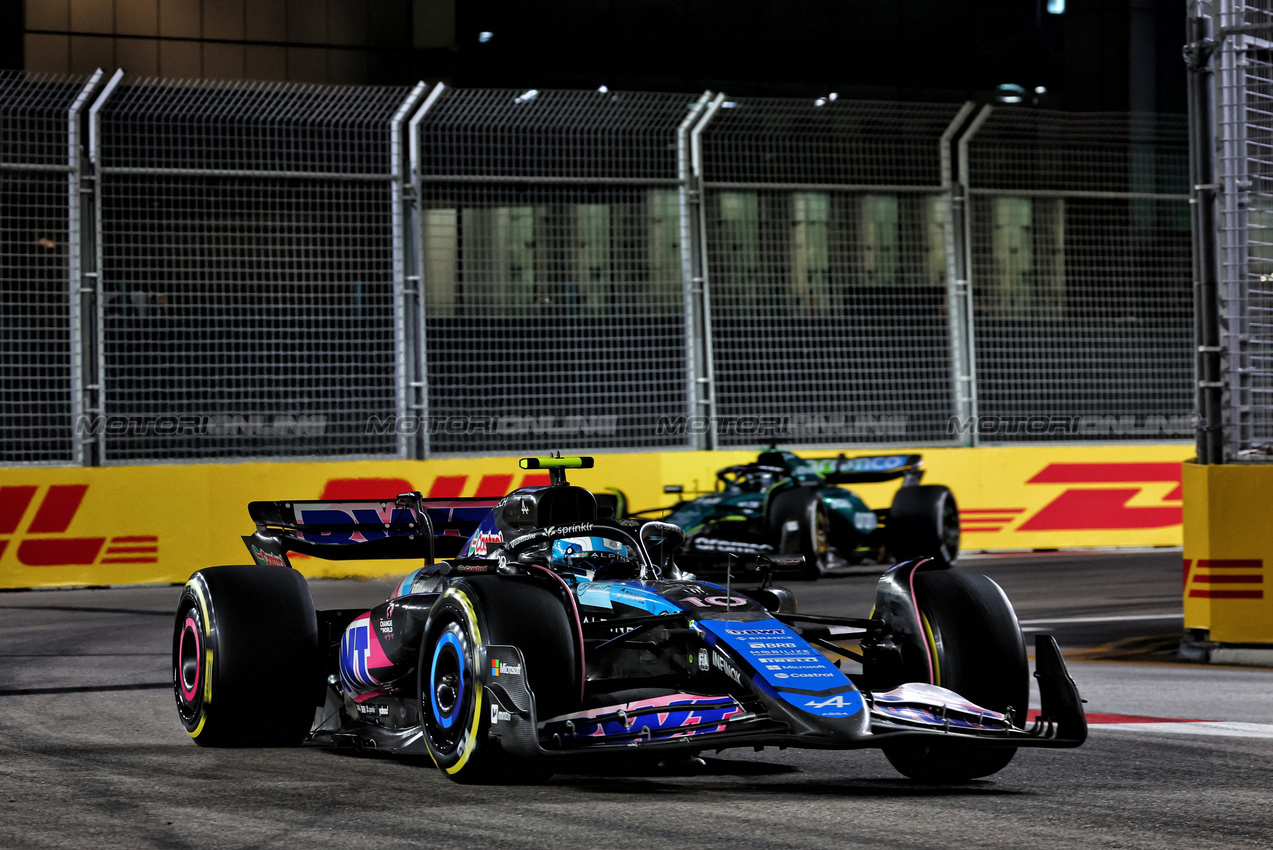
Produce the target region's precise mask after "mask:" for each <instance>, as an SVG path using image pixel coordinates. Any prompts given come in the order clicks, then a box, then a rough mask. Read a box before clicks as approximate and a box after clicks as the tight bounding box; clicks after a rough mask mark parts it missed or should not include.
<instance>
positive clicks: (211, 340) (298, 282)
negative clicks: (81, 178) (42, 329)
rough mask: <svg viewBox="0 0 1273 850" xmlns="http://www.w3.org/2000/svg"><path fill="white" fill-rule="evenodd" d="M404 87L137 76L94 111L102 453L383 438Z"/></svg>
mask: <svg viewBox="0 0 1273 850" xmlns="http://www.w3.org/2000/svg"><path fill="white" fill-rule="evenodd" d="M408 93H409V90H408V89H405V88H369V87H334V86H313V85H297V84H282V83H261V84H246V85H245V84H242V83H224V84H209V83H207V82H205V81H176V80H154V79H149V80H135V81H129V82H127V83H124V84H123V85H120V86H119V87H118V88H117V89H116V90H115V91H114V92H113V93H111V95H110V96H109V97H108V98H106V99H105V100H104V102H103V105H102V108H101V109H100V112H98V111H96V110H95V111H94V125H93V130H94V141H95V143H96V149H95V150H94V154H95V156H96V162H95V164H96V173H97V175H98V182H99V186H100V192H101V199H100V203H99V204H98V206H97V210H98V224H97V226H98V233H99V235H100V243H99V249H100V255H99V256H100V258H101V260H100V263H101V265H100V269H101V290H100V292H101V301H100V304H99V310H100V322H101V333H102V346H103V352H102V355H103V356H102V366H103V369H104V374H103V378H104V383H105V387H106V390H105V393H104V397H103V398H102V403H101V406H100V414H101V416H100V418H98V419H96V420H95V421H92V422H90V423H89V426H88V427H89V429H90V430H92V431H93V434H92V436H94V437H96V439H98V440H99V441H100V442H101V444H102V446H103V448H102V452H101V457H102V459H103V460H104V461H108V462H111V463H134V462H139V461H151V460H193V459H203V458H234V457H292V456H382V455H393V454H396V453H397V440H396V438H395V436H394V435H393V433H392V432H390V433H389V434H388V435H385V434H375V433H368V428H367V421H368V418H369V417H370V416H375V415H380V416H382V417H387V416H390V415H392V414H393V413H394V411H395V409H396V402H395V399H396V388H395V382H394V374H395V371H394V369H395V362H396V359H397V356H398V354H397V352H396V351H395V334H394V305H395V297H394V276H393V245H392V242H393V234H394V228H393V226H392V221H391V218H392V209H393V207H392V204H391V191H390V183H391V181H392V180H393V177H394V175H393V167H392V162H391V154H390V138H391V135H392V128H391V124H390V122H391V119H392V118H393V116H394V114H395V113H396V111H397V110H398V108H399V107H400V106H401V105H402V103H403V102H404V101H405V100H406V98H407V96H408ZM82 430H83V429H82Z"/></svg>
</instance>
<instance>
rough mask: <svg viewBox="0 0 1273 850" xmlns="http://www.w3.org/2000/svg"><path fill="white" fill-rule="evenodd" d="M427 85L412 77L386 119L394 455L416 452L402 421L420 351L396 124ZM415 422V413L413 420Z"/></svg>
mask: <svg viewBox="0 0 1273 850" xmlns="http://www.w3.org/2000/svg"><path fill="white" fill-rule="evenodd" d="M427 89H428V84H427V83H423V82H420V83H416V85H415V88H413V89H412V90H411V91H410V93H409V94H408V95H407V96H406V98H405V99H403V101H402V105H401V106H399V107H398V111H397V112H395V113H394V114H393V117H392V118H390V119H389V166H390V174H391V178H390V181H389V198H390V203H391V204H392V212H391V217H392V222H393V225H392V226H393V350H394V366H393V370H394V387H395V396H396V403H395V411H394V412H395V414H396V416H395V420H396V421H395V424H394V430H395V431H396V432H397V440H398V457H400V458H408V457H418V456H419V455H418V450H416V446H415V445H413V443H415V441H413V440H411V439H409V438H410V436H411V435H410V434H408V433H407V431H408V430H409V429H408V428H407V427H406V425H407V423H408V422H409V420H408V415H409V411H410V410H411V406H412V402H413V401H414V396H415V395H416V394H417V393H418V392H419V387H420V383H421V380H422V379H421V376H420V374H419V372H418V370H417V369H416V368H414V366H415V364H416V363H418V362H419V359H420V352H419V351H418V345H417V342H418V340H419V338H420V327H419V324H420V323H419V317H418V314H419V304H420V294H421V293H420V282H421V280H422V276H421V273H420V258H419V255H418V254H417V253H416V250H415V244H416V243H415V240H414V238H412V236H411V234H410V233H409V232H408V228H410V227H411V225H412V223H414V221H415V216H414V214H413V210H414V207H415V206H416V193H415V192H414V191H413V189H414V185H415V184H414V181H412V182H411V183H408V182H407V181H408V179H410V178H409V177H408V175H407V174H406V173H405V171H404V168H403V156H402V129H403V123H404V122H405V121H406V120H407V116H408V115H410V114H411V112H412V110H414V109H415V106H416V104H417V103H418V102H419V101H420V98H421V97H423V96H424V92H425V91H426V90H427ZM415 424H416V425H417V434H418V433H419V431H418V426H419V424H420V421H419V419H418V418H417V419H416V420H415Z"/></svg>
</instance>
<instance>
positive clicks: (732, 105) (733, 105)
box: [721, 100, 738, 109]
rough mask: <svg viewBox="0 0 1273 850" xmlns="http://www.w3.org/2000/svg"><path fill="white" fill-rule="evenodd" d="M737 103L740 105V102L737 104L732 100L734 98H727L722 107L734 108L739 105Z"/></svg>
mask: <svg viewBox="0 0 1273 850" xmlns="http://www.w3.org/2000/svg"><path fill="white" fill-rule="evenodd" d="M737 105H738V104H737V103H734V101H732V100H727V101H725V102H724V103H722V104H721V108H722V109H733V108H734V107H735V106H737Z"/></svg>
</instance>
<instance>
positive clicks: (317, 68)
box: [0, 0, 1185, 112]
mask: <svg viewBox="0 0 1273 850" xmlns="http://www.w3.org/2000/svg"><path fill="white" fill-rule="evenodd" d="M3 9H4V11H0V16H5V17H7V20H5V19H3V18H0V64H2V65H3V67H7V68H15V69H21V68H25V69H27V70H32V71H51V72H74V73H83V72H87V71H91V70H93V69H95V68H98V67H101V68H108V69H109V68H114V67H122V68H124V69H125V70H127V71H129V72H130V73H133V74H136V75H139V76H143V77H144V76H164V77H208V78H226V79H263V80H293V81H303V82H320V83H352V84H362V83H368V84H403V83H407V82H414V81H415V80H419V79H423V80H429V81H442V82H446V83H448V84H452V85H459V86H469V87H499V88H503V87H539V88H572V89H577V88H595V87H598V86H602V85H605V86H609V87H610V88H612V89H628V90H650V91H701V90H703V89H709V88H710V89H713V90H717V91H727V92H729V93H731V94H735V95H740V96H743V95H774V96H788V95H790V96H798V97H803V96H811V97H816V96H818V95H821V94H826V93H829V92H836V93H838V94H839V95H840V96H843V97H850V98H859V99H861V98H865V99H883V100H903V101H928V102H950V101H960V100H966V99H974V100H1000V101H1004V100H1006V101H1007V102H1022V103H1026V104H1032V105H1038V106H1043V107H1048V108H1060V109H1067V110H1074V111H1124V112H1125V111H1137V112H1140V111H1145V112H1183V111H1184V108H1185V104H1184V67H1183V63H1182V61H1181V59H1180V47H1181V45H1182V44H1183V42H1184V19H1185V14H1184V8H1183V7H1182V5H1181V4H1180V3H1179V2H1176V0H890V2H887V3H882V2H879V0H809V2H797V3H792V2H790V0H728V2H726V0H622V2H615V0H486V1H485V2H470V0H374V2H366V0H25V3H23V2H16V3H9V4H4V5H3ZM1017 98H1019V100H1016V99H1017Z"/></svg>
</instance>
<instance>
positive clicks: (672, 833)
mask: <svg viewBox="0 0 1273 850" xmlns="http://www.w3.org/2000/svg"><path fill="white" fill-rule="evenodd" d="M958 568H959V569H964V570H976V571H979V572H984V573H987V574H988V575H990V576H991V577H993V578H995V579H996V580H997V581H999V583H1000V584H1001V585H1002V586H1003V587H1004V588H1005V590H1006V591H1007V592H1008V595H1009V597H1010V598H1012V599H1013V601H1014V603H1015V604H1016V606H1017V610H1018V614H1019V616H1020V618H1021V620H1022V622H1023V625H1024V627H1025V628H1026V629H1028V630H1047V631H1050V632H1052V633H1055V634H1057V636H1058V638H1059V639H1060V641H1061V643H1062V646H1063V648H1064V649H1066V651H1067V655H1068V656H1069V658H1070V659H1071V664H1070V669H1071V673H1072V674H1073V675H1074V678H1075V680H1076V681H1077V682H1078V685H1079V688H1080V690H1081V692H1082V694H1083V696H1084V697H1085V698H1086V699H1087V700H1088V705H1087V710H1088V713H1089V717H1090V719H1091V720H1092V721H1093V723H1092V731H1091V735H1090V737H1089V739H1088V742H1087V743H1086V744H1085V745H1084V746H1083V747H1082V748H1080V749H1077V750H1035V751H1022V752H1020V753H1018V755H1017V757H1016V759H1015V760H1014V761H1013V763H1012V764H1011V765H1009V766H1008V767H1007V769H1005V770H1004V771H1002V772H1001V773H999V774H997V775H996V776H993V777H991V778H989V779H986V780H980V781H976V782H970V783H967V784H963V785H956V786H946V787H941V786H930V785H922V784H916V783H913V782H910V781H908V780H906V779H903V778H902V777H901V776H900V775H898V774H897V773H895V772H894V771H893V769H892V768H891V767H890V766H889V764H888V763H887V762H886V761H885V759H884V757H883V756H882V755H880V754H879V753H878V752H874V751H869V750H864V751H857V752H821V751H798V750H785V751H778V750H775V749H772V748H770V749H767V750H764V751H762V752H753V751H751V750H728V751H726V752H725V753H723V754H720V755H715V754H708V755H707V756H706V758H705V763H704V764H703V765H701V766H696V767H690V768H689V769H687V768H686V767H685V766H680V767H658V766H645V767H630V768H612V769H611V770H609V771H604V770H600V769H598V770H595V771H589V772H586V773H573V774H565V775H558V776H555V777H554V778H553V779H552V780H550V781H549V782H548V783H547V784H545V785H541V786H534V787H515V786H512V787H509V786H505V787H463V786H458V785H454V784H452V783H451V782H449V781H448V780H446V779H444V778H443V777H442V775H441V774H439V772H438V771H437V770H435V769H434V768H433V767H432V766H431V765H429V764H427V763H426V764H421V763H420V762H405V761H401V760H394V759H391V758H385V757H377V756H374V755H359V754H349V753H344V752H336V751H330V750H323V749H318V748H313V747H302V748H297V749H287V750H281V749H279V750H250V749H244V750H209V749H203V748H200V747H197V746H195V745H194V744H193V743H191V742H190V740H189V739H188V738H187V737H186V735H185V733H184V732H183V731H182V729H181V727H180V725H179V724H178V722H177V717H176V711H175V708H174V705H173V697H172V688H171V684H170V682H171V678H170V676H171V674H170V669H169V665H170V658H169V652H170V650H169V647H170V640H171V637H170V635H171V629H172V619H173V608H174V606H175V604H176V601H177V597H178V594H179V592H180V589H179V588H176V587H147V588H132V589H101V590H68V591H40V592H22V593H0V847H4V848H44V847H76V848H107V847H128V848H135V847H182V848H184V847H191V848H203V847H216V848H220V847H226V848H230V847H234V848H239V847H349V848H353V847H358V848H363V847H366V848H386V847H399V846H412V847H438V848H448V847H457V848H470V847H471V848H511V847H544V848H606V850H620V848H663V847H685V848H716V847H720V848H726V847H727V848H731V850H739V848H742V850H746V849H747V848H769V847H793V848H814V847H819V848H820V847H827V848H856V847H872V848H879V847H885V848H893V847H899V848H930V847H931V848H947V847H959V846H965V847H996V848H997V847H1023V848H1024V847H1029V848H1034V847H1075V848H1078V847H1082V848H1142V847H1143V848H1177V847H1179V848H1185V847H1187V848H1225V850H1232V848H1247V847H1260V848H1268V847H1273V778H1271V771H1273V699H1270V695H1271V694H1273V687H1271V686H1273V670H1265V669H1256V668H1236V667H1204V666H1197V665H1187V664H1178V663H1175V662H1174V661H1173V660H1172V657H1173V654H1172V650H1173V649H1174V647H1175V644H1176V643H1177V642H1178V640H1179V636H1180V628H1181V620H1180V604H1181V603H1180V581H1181V579H1180V553H1179V551H1169V550H1167V551H1162V550H1160V551H1152V552H1146V553H1139V554H1113V553H1108V552H1106V553H1098V554H1086V555H1060V554H1057V555H1034V556H1014V557H996V558H981V559H976V560H967V561H965V562H963V563H961V565H960V566H959V567H958ZM874 583H875V578H874V577H873V576H867V575H855V576H842V577H836V578H832V579H830V580H825V581H821V582H818V583H816V584H805V585H796V586H795V587H796V589H797V590H798V591H799V595H800V597H801V601H802V606H801V607H802V610H803V611H806V612H814V613H818V612H822V613H842V614H850V615H865V613H866V610H867V608H868V607H869V604H870V599H871V597H872V593H873V587H874ZM388 584H389V583H388V582H336V581H316V582H313V583H312V589H313V592H314V596H315V600H316V602H317V604H318V605H319V607H338V606H340V607H343V606H352V605H357V604H363V603H367V604H370V603H372V602H374V601H377V600H379V599H382V598H383V597H384V594H385V592H386V588H387V586H388ZM262 699H264V700H268V694H263V695H262ZM1155 720H1156V722H1153V721H1155Z"/></svg>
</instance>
